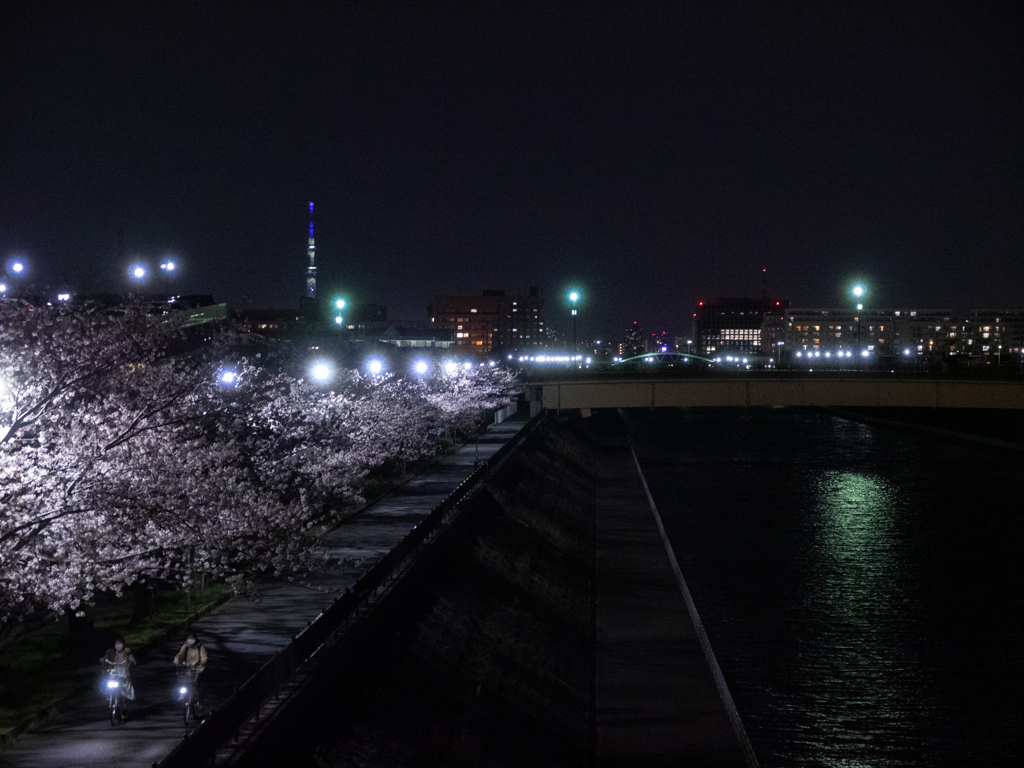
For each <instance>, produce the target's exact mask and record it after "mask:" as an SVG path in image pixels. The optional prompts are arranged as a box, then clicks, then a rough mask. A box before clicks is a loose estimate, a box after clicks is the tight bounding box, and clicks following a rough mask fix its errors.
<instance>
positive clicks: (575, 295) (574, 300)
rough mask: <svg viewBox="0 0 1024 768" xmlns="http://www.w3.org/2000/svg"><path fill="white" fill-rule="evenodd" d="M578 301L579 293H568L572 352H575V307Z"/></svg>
mask: <svg viewBox="0 0 1024 768" xmlns="http://www.w3.org/2000/svg"><path fill="white" fill-rule="evenodd" d="M579 300H580V292H579V291H569V301H570V303H571V304H572V350H573V352H575V351H576V305H577V304H578V303H579Z"/></svg>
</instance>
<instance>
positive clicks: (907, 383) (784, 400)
mask: <svg viewBox="0 0 1024 768" xmlns="http://www.w3.org/2000/svg"><path fill="white" fill-rule="evenodd" d="M528 386H529V387H530V389H531V390H532V391H531V394H530V398H531V399H533V400H539V401H541V403H542V404H543V406H544V408H546V409H549V410H565V409H588V408H664V407H675V408H694V407H720V408H736V407H739V408H771V407H801V406H802V407H823V408H843V407H848V408H853V407H894V408H985V409H1010V410H1024V381H1022V380H1020V379H1017V380H1009V381H1008V380H992V379H971V378H962V379H961V378H919V377H918V378H915V377H899V376H894V375H889V376H885V375H881V374H878V375H872V374H860V375H846V376H844V375H834V376H821V377H818V376H813V377H802V376H792V377H790V376H786V375H785V374H772V375H767V376H766V375H763V374H759V373H754V372H752V373H750V374H747V375H739V376H730V375H721V376H704V377H695V378H672V377H663V378H662V377H656V376H650V375H647V374H645V375H638V376H635V377H630V376H602V375H601V374H590V375H580V376H578V377H576V376H574V377H568V376H567V377H566V378H564V379H558V380H546V381H534V382H531V383H530V384H529V385H528Z"/></svg>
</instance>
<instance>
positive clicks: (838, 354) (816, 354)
mask: <svg viewBox="0 0 1024 768" xmlns="http://www.w3.org/2000/svg"><path fill="white" fill-rule="evenodd" d="M870 354H871V353H870V352H868V351H867V350H866V349H865V350H864V351H863V352H861V353H860V356H861V357H868V356H869V355H870ZM796 356H797V357H803V356H804V353H803V352H797V353H796ZM807 357H808V358H811V357H821V352H808V353H807ZM825 357H832V353H831V352H826V353H825ZM836 357H853V352H836Z"/></svg>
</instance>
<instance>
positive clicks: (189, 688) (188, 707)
mask: <svg viewBox="0 0 1024 768" xmlns="http://www.w3.org/2000/svg"><path fill="white" fill-rule="evenodd" d="M198 679H199V670H198V669H196V667H195V665H188V664H182V665H181V666H179V667H178V702H179V703H180V704H181V705H182V719H183V720H184V721H185V725H188V721H189V720H194V719H195V718H196V716H197V715H196V704H197V702H198V699H199V697H198V695H197V693H198V691H197V686H196V680H198Z"/></svg>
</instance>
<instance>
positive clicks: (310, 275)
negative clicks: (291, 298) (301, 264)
mask: <svg viewBox="0 0 1024 768" xmlns="http://www.w3.org/2000/svg"><path fill="white" fill-rule="evenodd" d="M306 253H307V255H308V256H309V266H308V267H306V296H305V298H307V299H315V298H316V265H315V264H314V263H313V261H314V259H315V258H316V245H315V244H314V243H313V204H312V203H310V204H309V247H308V248H307V249H306Z"/></svg>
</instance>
